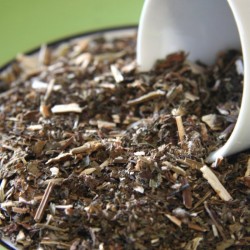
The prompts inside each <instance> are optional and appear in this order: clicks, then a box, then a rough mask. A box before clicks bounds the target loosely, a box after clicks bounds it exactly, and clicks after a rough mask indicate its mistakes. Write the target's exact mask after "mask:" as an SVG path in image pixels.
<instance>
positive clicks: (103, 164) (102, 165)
mask: <svg viewBox="0 0 250 250" xmlns="http://www.w3.org/2000/svg"><path fill="white" fill-rule="evenodd" d="M110 161H111V160H110V159H109V158H108V159H107V160H105V161H104V162H103V163H102V164H101V165H100V166H99V168H100V169H101V170H103V169H104V168H106V167H107V166H108V165H109V163H110Z"/></svg>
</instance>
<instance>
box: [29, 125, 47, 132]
mask: <svg viewBox="0 0 250 250" xmlns="http://www.w3.org/2000/svg"><path fill="white" fill-rule="evenodd" d="M41 129H43V125H41V124H35V125H30V126H28V127H27V130H30V131H37V130H41Z"/></svg>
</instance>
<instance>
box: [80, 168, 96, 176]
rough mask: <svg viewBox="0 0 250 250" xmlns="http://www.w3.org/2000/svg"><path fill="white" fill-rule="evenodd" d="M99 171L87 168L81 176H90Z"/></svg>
mask: <svg viewBox="0 0 250 250" xmlns="http://www.w3.org/2000/svg"><path fill="white" fill-rule="evenodd" d="M96 170H97V168H86V169H84V170H83V171H82V172H81V173H80V175H79V176H82V175H90V174H92V173H94V172H95V171H96Z"/></svg>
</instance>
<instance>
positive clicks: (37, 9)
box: [0, 0, 143, 66]
mask: <svg viewBox="0 0 250 250" xmlns="http://www.w3.org/2000/svg"><path fill="white" fill-rule="evenodd" d="M142 5H143V0H0V48H1V50H0V66H1V65H3V64H5V63H6V62H8V61H9V60H11V59H13V58H14V57H15V55H16V54H17V53H20V52H27V51H29V50H32V49H34V48H37V47H38V46H39V45H41V44H43V43H49V42H52V41H55V40H58V39H61V38H64V37H68V36H70V35H76V34H80V33H83V32H88V31H94V30H98V29H103V28H112V27H119V26H126V25H134V24H138V21H139V17H140V12H141V8H142Z"/></svg>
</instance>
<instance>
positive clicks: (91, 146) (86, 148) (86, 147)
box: [70, 141, 103, 154]
mask: <svg viewBox="0 0 250 250" xmlns="http://www.w3.org/2000/svg"><path fill="white" fill-rule="evenodd" d="M102 147H103V144H102V143H100V142H99V141H90V142H86V143H85V144H83V145H82V146H80V147H77V148H73V149H71V151H70V153H71V154H81V153H85V154H91V153H92V152H94V151H97V150H98V149H100V148H102Z"/></svg>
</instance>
